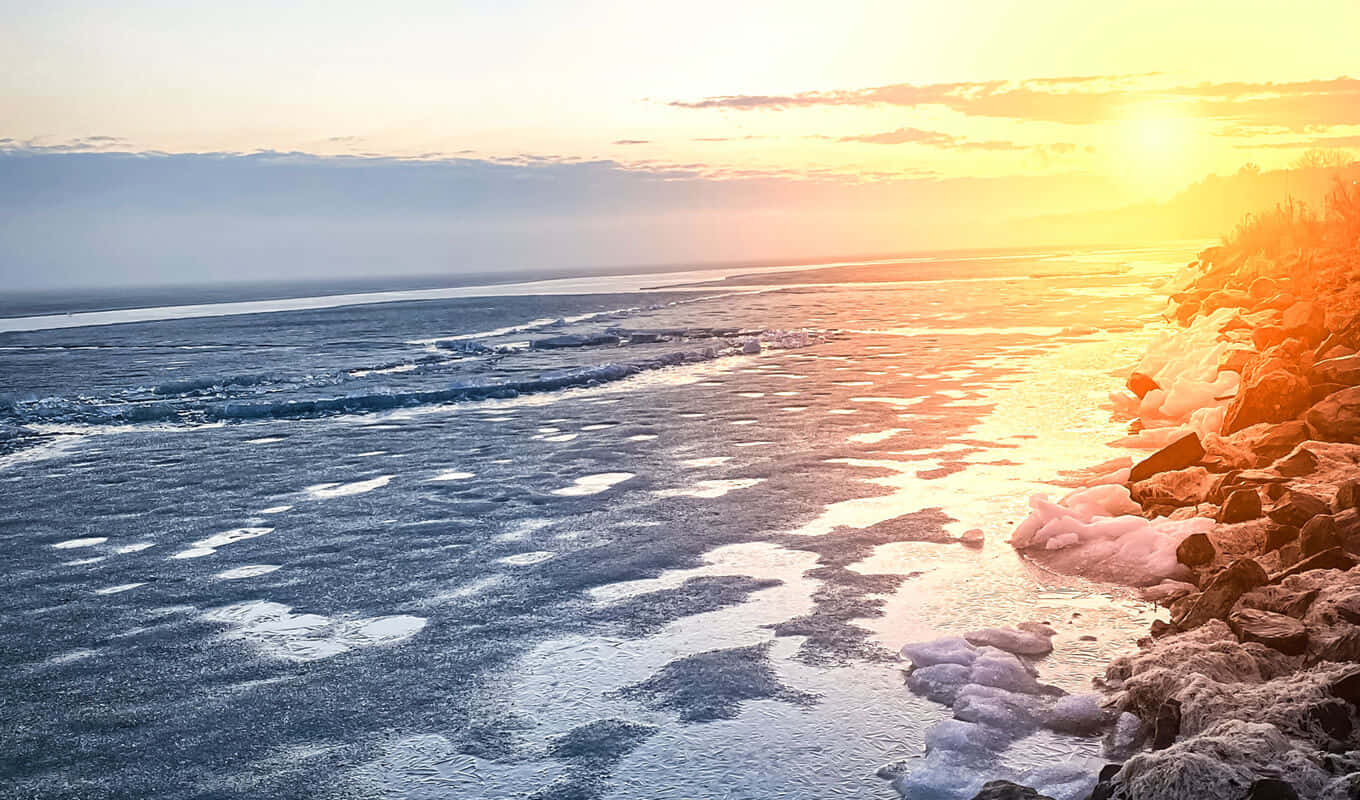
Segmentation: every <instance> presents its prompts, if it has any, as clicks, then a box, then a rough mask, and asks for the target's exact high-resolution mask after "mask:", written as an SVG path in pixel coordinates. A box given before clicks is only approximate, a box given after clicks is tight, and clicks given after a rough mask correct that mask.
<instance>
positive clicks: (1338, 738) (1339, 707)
mask: <svg viewBox="0 0 1360 800" xmlns="http://www.w3.org/2000/svg"><path fill="white" fill-rule="evenodd" d="M1308 720H1309V721H1310V722H1312V723H1313V724H1314V725H1316V726H1317V727H1318V728H1319V729H1321V730H1322V731H1323V732H1324V733H1326V734H1327V736H1328V737H1330V738H1331V739H1332V740H1333V741H1335V742H1348V741H1349V740H1350V737H1351V731H1353V730H1354V729H1355V725H1354V724H1353V723H1352V722H1351V710H1350V706H1348V705H1347V704H1346V703H1345V701H1342V700H1324V701H1322V702H1321V703H1314V704H1313V705H1312V706H1309V708H1308Z"/></svg>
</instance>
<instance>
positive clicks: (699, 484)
mask: <svg viewBox="0 0 1360 800" xmlns="http://www.w3.org/2000/svg"><path fill="white" fill-rule="evenodd" d="M762 480H764V479H763V478H731V479H728V480H711V481H696V482H695V483H694V485H693V486H686V487H683V488H679V489H662V490H660V491H658V492H657V494H658V495H660V496H661V497H698V498H702V499H705V500H711V499H713V498H715V497H722V496H723V495H725V494H727V493H728V492H733V491H736V490H737V489H749V488H751V487H752V486H755V485H756V484H758V483H760V482H761V481H762Z"/></svg>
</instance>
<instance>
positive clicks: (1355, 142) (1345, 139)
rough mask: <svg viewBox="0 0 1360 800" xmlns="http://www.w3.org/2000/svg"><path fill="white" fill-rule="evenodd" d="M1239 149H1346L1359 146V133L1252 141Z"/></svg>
mask: <svg viewBox="0 0 1360 800" xmlns="http://www.w3.org/2000/svg"><path fill="white" fill-rule="evenodd" d="M1237 147H1238V148H1239V149H1243V150H1254V149H1256V148H1258V147H1260V148H1269V149H1272V150H1296V149H1297V150H1303V149H1308V148H1313V147H1321V148H1325V149H1342V150H1344V149H1346V148H1351V147H1360V135H1354V136H1314V137H1312V138H1309V139H1293V140H1290V141H1287V142H1253V143H1250V144H1239V145H1237Z"/></svg>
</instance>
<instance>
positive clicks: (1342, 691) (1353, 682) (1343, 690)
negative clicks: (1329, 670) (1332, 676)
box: [1327, 667, 1360, 707]
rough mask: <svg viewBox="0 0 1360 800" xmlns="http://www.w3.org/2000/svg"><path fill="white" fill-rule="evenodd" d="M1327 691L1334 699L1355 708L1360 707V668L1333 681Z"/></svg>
mask: <svg viewBox="0 0 1360 800" xmlns="http://www.w3.org/2000/svg"><path fill="white" fill-rule="evenodd" d="M1327 691H1328V692H1329V693H1330V694H1331V695H1332V697H1339V698H1341V699H1342V700H1345V701H1346V702H1347V703H1350V704H1351V705H1353V706H1357V707H1360V667H1356V668H1355V669H1352V670H1350V671H1348V672H1347V673H1346V674H1344V675H1342V676H1340V677H1339V678H1337V679H1336V680H1334V681H1332V682H1331V684H1330V685H1328V687H1327Z"/></svg>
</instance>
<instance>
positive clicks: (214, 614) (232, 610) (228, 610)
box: [203, 600, 425, 661]
mask: <svg viewBox="0 0 1360 800" xmlns="http://www.w3.org/2000/svg"><path fill="white" fill-rule="evenodd" d="M203 617H204V618H205V619H207V620H209V621H211V622H219V623H224V624H226V625H228V626H229V629H228V632H227V634H226V635H227V636H228V637H229V638H233V639H241V640H244V641H246V642H248V643H249V644H251V645H252V646H254V647H255V648H256V649H258V650H260V651H261V652H263V653H264V654H266V655H269V656H273V657H275V658H284V659H289V660H293V661H315V660H317V659H322V658H328V657H330V656H335V655H339V654H340V653H344V652H347V651H349V650H353V649H355V648H359V647H374V646H381V645H393V644H399V643H401V642H404V641H406V640H407V639H409V638H411V637H412V636H414V635H416V634H417V633H419V632H420V631H421V630H422V629H423V628H424V627H425V619H424V618H423V617H414V616H409V615H405V614H400V615H393V616H384V617H365V618H359V619H335V618H332V617H327V616H322V615H320V614H294V613H293V611H292V608H291V607H290V606H286V605H283V604H282V603H272V602H268V601H264V600H256V601H252V602H247V603H237V604H234V605H230V606H224V607H222V608H217V609H212V610H210V611H207V612H205V613H204V614H203Z"/></svg>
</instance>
